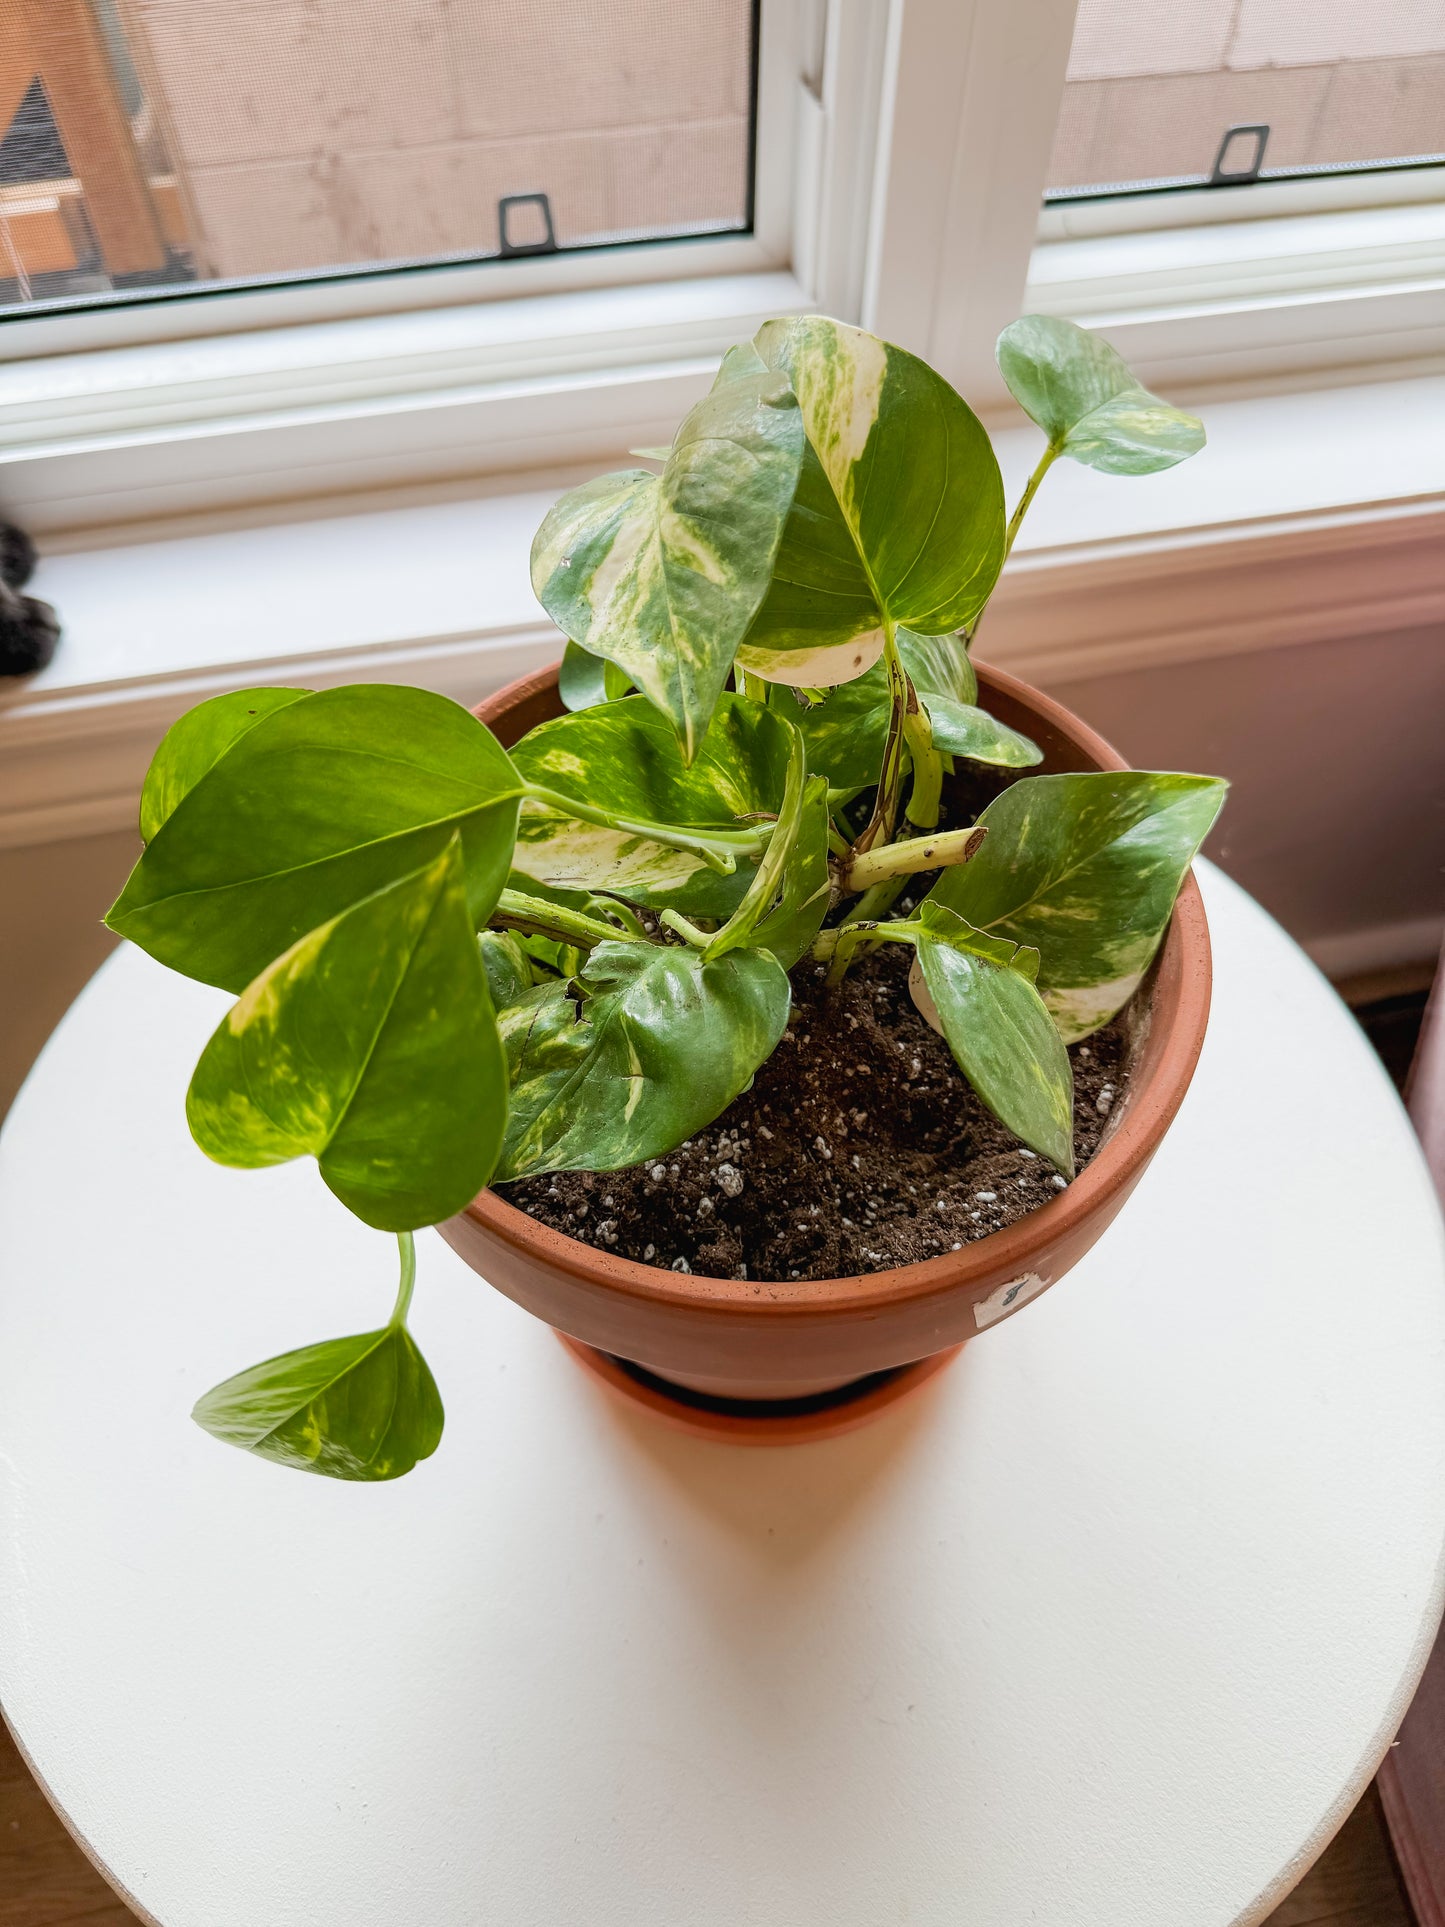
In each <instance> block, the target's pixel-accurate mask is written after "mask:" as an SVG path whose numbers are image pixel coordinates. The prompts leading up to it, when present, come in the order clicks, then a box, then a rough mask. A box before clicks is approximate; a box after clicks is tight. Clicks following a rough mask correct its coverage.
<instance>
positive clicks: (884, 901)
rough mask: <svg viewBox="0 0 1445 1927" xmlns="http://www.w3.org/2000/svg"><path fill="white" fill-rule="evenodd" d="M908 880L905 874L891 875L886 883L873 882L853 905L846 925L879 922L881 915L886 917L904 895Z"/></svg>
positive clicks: (840, 890)
mask: <svg viewBox="0 0 1445 1927" xmlns="http://www.w3.org/2000/svg"><path fill="white" fill-rule="evenodd" d="M907 882H908V878H907V876H906V875H905V876H896V877H889V878H888V880H887V882H886V883H875V884H872V885H871V886H870V887H869V888H868V889H866V890H865V891H864V892H863V894H862V896H861V897H859V899H858V901H857V902H856V903H855V904H854V905H853V908H852V910H851V911H850V912H849V913H848V915H847V916H846V917H845V918H844V919H843V923H844V925H845V926H846V925H848V924H850V923H877V921H878V919H879V918H880V917H886V916H887V915H888V912H889V911H890V910H891V909H892V908H893V906H894V904H895V903H897V901H898V899H899V898H900V897H901V896H902V895H903V890H904V886H905V885H906V884H907ZM842 894H843V891H842V886H841V885H840V886H839V895H840V896H841V895H842Z"/></svg>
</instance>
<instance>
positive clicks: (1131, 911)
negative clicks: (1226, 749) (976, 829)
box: [929, 770, 1229, 1043]
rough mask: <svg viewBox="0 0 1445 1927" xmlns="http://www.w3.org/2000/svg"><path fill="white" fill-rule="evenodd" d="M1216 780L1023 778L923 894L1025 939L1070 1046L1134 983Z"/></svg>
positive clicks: (1208, 813) (1219, 794) (1199, 835)
mask: <svg viewBox="0 0 1445 1927" xmlns="http://www.w3.org/2000/svg"><path fill="white" fill-rule="evenodd" d="M1228 787H1229V786H1228V784H1227V783H1224V782H1222V781H1220V779H1219V778H1218V777H1214V776H1185V775H1175V774H1172V773H1168V772H1159V771H1151V770H1095V771H1087V772H1077V773H1075V774H1072V775H1066V776H1026V777H1024V778H1023V779H1022V780H1021V781H1019V782H1017V783H1013V784H1011V785H1010V786H1009V788H1008V789H1006V790H1005V791H1004V792H1003V794H1002V795H1001V796H997V797H995V798H994V800H993V802H992V803H990V804H989V806H988V808H987V809H986V810H985V811H984V812H983V814H982V816H980V817H979V819H978V820H979V823H980V825H981V826H983V827H984V828H986V829H987V831H988V836H987V838H986V839H985V841H984V844H983V846H982V848H981V849H980V850H979V851H978V853H977V855H976V856H974V857H973V858H972V859H971V861H969V862H968V863H963V864H958V865H956V866H955V867H954V868H953V869H949V870H945V871H944V873H943V875H942V876H941V877H940V878H939V879H938V882H937V883H936V884H935V885H934V886H933V889H932V890H931V891H930V892H929V900H930V901H931V902H933V903H936V904H942V905H944V906H945V907H947V908H948V909H950V910H954V911H956V912H957V913H958V915H959V916H961V917H964V918H966V919H967V921H968V922H969V923H970V924H972V925H973V926H974V927H975V928H976V929H978V930H982V931H984V932H986V933H987V934H989V935H991V936H999V937H1007V938H1008V939H1009V940H1010V941H1011V942H1014V943H1023V944H1032V945H1033V946H1035V947H1036V948H1037V950H1038V952H1039V955H1040V958H1041V960H1042V961H1041V964H1040V968H1039V989H1040V990H1041V992H1042V993H1043V997H1044V1001H1045V1003H1046V1004H1047V1005H1048V1007H1049V1010H1050V1012H1051V1013H1052V1015H1053V1019H1054V1022H1055V1024H1056V1025H1057V1026H1058V1029H1059V1033H1060V1035H1061V1036H1062V1037H1063V1038H1064V1040H1065V1042H1066V1043H1073V1042H1075V1041H1076V1040H1077V1039H1078V1038H1081V1037H1087V1036H1088V1035H1089V1033H1090V1032H1091V1031H1094V1030H1097V1029H1098V1028H1099V1027H1100V1025H1102V1024H1106V1023H1108V1021H1109V1019H1110V1018H1111V1017H1113V1016H1114V1015H1115V1014H1116V1013H1117V1012H1118V1011H1119V1010H1121V1009H1122V1008H1123V1007H1124V1005H1125V1004H1126V1003H1127V1002H1128V1001H1129V999H1130V997H1132V996H1133V994H1134V992H1135V990H1136V989H1137V988H1138V986H1139V983H1140V980H1141V979H1142V978H1143V975H1144V972H1145V971H1146V970H1147V969H1148V968H1149V965H1150V963H1151V962H1152V961H1153V957H1154V953H1155V951H1156V950H1157V949H1158V947H1159V943H1160V940H1161V938H1162V937H1163V935H1164V930H1165V927H1166V925H1167V924H1168V922H1169V914H1170V912H1171V910H1172V909H1173V907H1174V899H1175V897H1176V896H1177V895H1178V894H1179V886H1180V884H1181V883H1182V882H1183V880H1184V875H1185V872H1186V871H1187V870H1188V868H1189V865H1190V864H1191V863H1192V862H1193V860H1194V855H1195V852H1196V851H1197V850H1198V848H1199V846H1200V844H1201V843H1202V842H1203V840H1204V838H1205V836H1206V835H1207V834H1208V832H1209V830H1210V828H1211V826H1212V825H1213V822H1214V819H1215V817H1216V816H1218V814H1219V811H1220V809H1221V807H1222V805H1223V803H1224V797H1225V792H1226V791H1227V789H1228Z"/></svg>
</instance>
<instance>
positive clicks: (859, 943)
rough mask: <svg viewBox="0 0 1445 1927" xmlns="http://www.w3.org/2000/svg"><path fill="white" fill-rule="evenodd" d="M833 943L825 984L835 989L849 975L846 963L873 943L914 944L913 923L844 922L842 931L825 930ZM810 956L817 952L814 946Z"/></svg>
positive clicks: (914, 926) (915, 931)
mask: <svg viewBox="0 0 1445 1927" xmlns="http://www.w3.org/2000/svg"><path fill="white" fill-rule="evenodd" d="M827 934H828V935H829V936H831V937H832V939H833V942H832V945H831V947H830V949H829V952H828V956H829V959H830V961H829V964H828V976H827V984H828V988H829V989H830V990H836V989H837V987H838V985H839V984H841V983H842V981H843V979H844V978H845V977H846V976H847V974H848V966H849V965H850V964H851V963H852V962H853V960H854V958H855V957H856V956H857V954H858V952H859V951H860V950H862V949H864V948H868V947H871V946H872V945H873V944H875V943H917V941H918V925H917V924H916V923H845V924H844V926H843V928H842V929H841V930H832V931H829V932H828V933H827ZM813 955H814V956H815V957H816V956H817V955H818V949H817V946H816V945H815V946H814V949H813Z"/></svg>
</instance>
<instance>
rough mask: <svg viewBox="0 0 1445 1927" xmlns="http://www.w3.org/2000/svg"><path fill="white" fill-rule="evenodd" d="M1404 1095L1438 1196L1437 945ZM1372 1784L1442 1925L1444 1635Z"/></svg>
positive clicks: (1423, 1912)
mask: <svg viewBox="0 0 1445 1927" xmlns="http://www.w3.org/2000/svg"><path fill="white" fill-rule="evenodd" d="M1405 1102H1406V1104H1407V1105H1408V1106H1409V1110H1410V1117H1411V1121H1412V1122H1413V1124H1414V1126H1415V1129H1416V1130H1417V1131H1418V1132H1419V1134H1420V1142H1421V1144H1423V1145H1424V1147H1425V1157H1426V1161H1427V1162H1428V1164H1429V1166H1430V1170H1431V1173H1432V1175H1433V1177H1434V1179H1435V1188H1436V1189H1437V1190H1438V1191H1439V1193H1440V1197H1441V1200H1442V1202H1445V952H1442V954H1441V959H1440V967H1439V968H1438V969H1437V970H1436V972H1435V982H1434V985H1433V986H1432V988H1431V991H1430V1001H1429V1002H1428V1003H1427V1004H1426V1006H1425V1016H1424V1020H1423V1022H1422V1023H1421V1026H1420V1041H1419V1043H1418V1044H1417V1045H1416V1047H1415V1056H1414V1060H1413V1062H1412V1063H1411V1065H1410V1075H1409V1078H1408V1080H1407V1081H1406V1084H1405ZM1442 1503H1445V1501H1442ZM1376 1784H1377V1785H1378V1787H1379V1789H1380V1803H1381V1805H1382V1806H1383V1807H1384V1809H1385V1820H1386V1823H1387V1825H1388V1826H1389V1829H1390V1839H1391V1842H1392V1844H1393V1846H1394V1849H1395V1858H1396V1860H1397V1861H1398V1862H1399V1865H1400V1872H1401V1874H1402V1875H1403V1877H1404V1881H1405V1888H1406V1891H1407V1893H1408V1894H1409V1897H1410V1905H1411V1907H1412V1908H1413V1909H1414V1913H1415V1919H1416V1922H1417V1923H1418V1927H1445V1637H1442V1638H1440V1639H1437V1640H1436V1642H1435V1650H1434V1651H1433V1652H1432V1653H1431V1655H1430V1661H1429V1664H1428V1665H1427V1666H1426V1668H1425V1676H1424V1678H1423V1679H1422V1680H1421V1681H1420V1688H1419V1691H1418V1692H1417V1693H1416V1695H1415V1698H1414V1700H1413V1701H1412V1702H1411V1705H1410V1710H1409V1712H1408V1713H1407V1714H1406V1715H1405V1718H1404V1722H1403V1724H1402V1725H1401V1727H1400V1734H1399V1738H1398V1739H1397V1740H1396V1741H1395V1744H1394V1745H1393V1746H1392V1747H1391V1749H1390V1751H1389V1753H1388V1754H1387V1755H1386V1756H1385V1761H1384V1764H1383V1765H1382V1766H1381V1768H1380V1771H1379V1775H1378V1778H1377V1780H1376Z"/></svg>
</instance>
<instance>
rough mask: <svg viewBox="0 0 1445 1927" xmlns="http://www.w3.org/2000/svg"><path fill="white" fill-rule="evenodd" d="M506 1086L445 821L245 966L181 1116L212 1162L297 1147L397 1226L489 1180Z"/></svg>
mask: <svg viewBox="0 0 1445 1927" xmlns="http://www.w3.org/2000/svg"><path fill="white" fill-rule="evenodd" d="M506 1092H507V1071H506V1062H505V1059H504V1057H503V1055H502V1048H501V1043H500V1040H499V1038H498V1035H497V1026H496V1019H495V1017H494V1015H493V1010H492V1000H491V997H490V995H489V994H488V990H487V980H486V975H485V972H484V969H483V965H482V955H481V951H480V949H479V947H478V943H477V938H476V934H475V932H474V931H473V929H472V923H471V917H470V915H469V913H468V909H467V902H466V895H465V890H464V885H463V878H462V866H461V855H460V840H459V838H458V837H457V836H456V835H455V833H454V834H453V837H452V841H451V842H450V843H449V844H448V846H447V848H446V849H445V850H444V851H443V852H442V854H441V856H440V857H438V858H437V860H436V861H435V862H434V863H431V864H429V865H428V866H427V868H426V869H424V870H419V871H417V872H416V874H415V875H414V876H410V877H404V878H403V879H402V880H401V881H400V882H398V883H393V884H390V885H388V886H387V888H386V889H384V890H379V891H378V892H377V893H376V895H375V896H371V897H366V898H363V900H362V901H361V902H360V903H358V904H355V905H353V906H352V908H351V909H349V910H346V911H343V912H342V914H341V915H340V916H339V917H334V918H333V919H332V920H331V921H330V922H329V923H325V924H322V926H321V927H320V929H318V930H313V931H311V932H310V934H309V935H307V936H305V937H303V938H301V940H300V941H299V942H298V943H296V944H293V945H292V947H291V948H290V949H289V950H288V951H287V952H286V953H285V954H284V955H283V956H281V957H278V958H277V960H276V962H275V963H274V964H271V965H270V966H269V967H268V968H267V969H266V970H264V971H263V972H262V973H261V975H260V976H259V977H257V979H256V980H255V982H254V983H252V984H251V985H250V986H249V988H248V989H247V990H246V991H245V992H244V994H243V995H242V996H241V998H240V999H239V1001H238V1002H237V1003H236V1005H235V1006H234V1008H233V1009H232V1010H231V1011H230V1012H229V1014H228V1015H227V1016H226V1018H225V1019H224V1021H223V1022H222V1023H221V1025H220V1027H219V1028H218V1029H217V1030H216V1032H215V1034H214V1035H213V1036H212V1038H211V1041H210V1042H209V1043H208V1044H207V1046H206V1048H205V1050H204V1051H203V1052H202V1053H201V1060H200V1062H199V1063H198V1064H197V1066H196V1070H195V1075H194V1076H193V1077H192V1079H191V1087H190V1091H189V1093H188V1095H187V1098H186V1116H187V1118H188V1120H189V1122H190V1126H191V1132H192V1135H193V1136H194V1137H195V1140H196V1142H197V1143H198V1144H199V1145H200V1147H201V1149H202V1150H203V1151H205V1152H206V1154H207V1155H208V1156H209V1157H213V1158H215V1159H216V1160H217V1162H218V1163H221V1164H233V1165H243V1166H257V1165H269V1164H282V1163H285V1162H286V1161H287V1160H289V1159H291V1158H295V1157H302V1156H304V1155H306V1154H308V1153H309V1154H310V1155H311V1156H313V1157H315V1158H316V1160H317V1163H318V1165H319V1168H320V1171H321V1175H322V1177H323V1178H324V1180H325V1181H326V1183H327V1185H328V1186H329V1187H330V1188H331V1190H332V1191H334V1192H335V1193H336V1195H337V1197H338V1198H340V1200H341V1202H342V1203H343V1204H344V1205H346V1206H347V1208H348V1209H349V1210H351V1211H354V1212H355V1213H356V1215H357V1217H359V1218H362V1219H364V1220H365V1222H366V1223H367V1224H370V1225H375V1226H377V1228H378V1229H380V1230H383V1231H407V1230H412V1229H414V1228H415V1227H417V1226H419V1225H427V1224H437V1223H439V1222H440V1221H441V1220H442V1219H443V1218H449V1217H451V1216H452V1215H453V1214H454V1213H455V1212H457V1211H460V1210H461V1209H462V1207H463V1206H464V1205H466V1204H468V1203H469V1202H470V1201H471V1200H472V1199H473V1198H474V1197H475V1196H476V1194H477V1192H478V1191H480V1190H481V1189H482V1187H483V1186H484V1185H485V1184H486V1182H487V1179H488V1178H489V1177H490V1176H491V1173H492V1167H493V1165H494V1164H495V1163H496V1159H497V1152H498V1150H499V1148H500V1146H501V1142H502V1130H503V1125H504V1122H505V1118H506Z"/></svg>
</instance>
